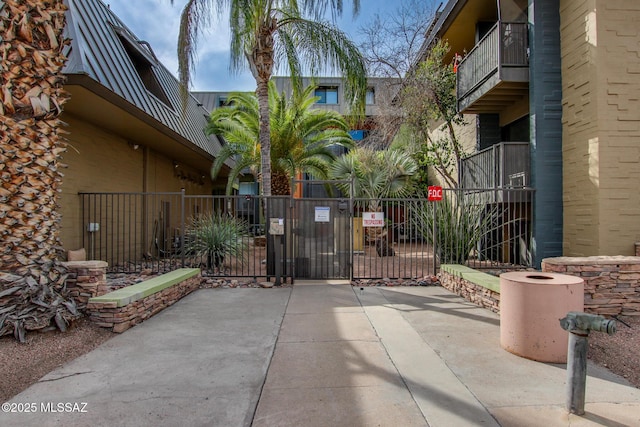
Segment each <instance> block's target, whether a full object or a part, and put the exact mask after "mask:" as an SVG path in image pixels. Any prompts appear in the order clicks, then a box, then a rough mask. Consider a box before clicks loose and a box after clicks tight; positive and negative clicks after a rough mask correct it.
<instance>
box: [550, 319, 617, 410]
mask: <svg viewBox="0 0 640 427" xmlns="http://www.w3.org/2000/svg"><path fill="white" fill-rule="evenodd" d="M560 326H561V327H562V329H564V330H565V331H569V332H570V333H569V348H568V354H567V400H566V408H567V411H569V413H571V414H576V415H584V402H585V393H586V386H587V349H588V348H589V343H588V337H589V332H591V331H596V332H606V333H607V334H609V335H613V334H614V333H615V332H616V321H615V320H610V319H606V318H604V317H602V316H598V315H595V314H588V313H581V312H577V311H570V312H569V313H567V316H566V317H565V318H563V319H560Z"/></svg>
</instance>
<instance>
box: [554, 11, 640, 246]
mask: <svg viewBox="0 0 640 427" xmlns="http://www.w3.org/2000/svg"><path fill="white" fill-rule="evenodd" d="M560 16H561V43H562V88H563V181H564V184H563V193H564V201H563V202H564V242H565V243H564V254H565V255H568V256H588V255H632V254H633V253H634V245H633V244H634V242H635V241H638V240H640V114H639V113H638V112H639V111H640V105H639V100H640V77H639V76H640V30H639V29H638V22H640V7H639V5H638V2H637V1H636V0H623V1H616V2H614V3H612V2H609V1H606V0H579V1H575V0H571V1H569V0H563V1H561V2H560Z"/></svg>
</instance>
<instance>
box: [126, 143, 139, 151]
mask: <svg viewBox="0 0 640 427" xmlns="http://www.w3.org/2000/svg"><path fill="white" fill-rule="evenodd" d="M128 144H129V148H131V149H132V150H137V149H138V148H140V144H136V143H135V142H131V141H129V142H128Z"/></svg>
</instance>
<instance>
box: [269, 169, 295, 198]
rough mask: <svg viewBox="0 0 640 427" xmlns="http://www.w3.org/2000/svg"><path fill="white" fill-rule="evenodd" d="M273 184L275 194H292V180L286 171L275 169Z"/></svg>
mask: <svg viewBox="0 0 640 427" xmlns="http://www.w3.org/2000/svg"><path fill="white" fill-rule="evenodd" d="M271 184H272V185H271V187H272V190H273V195H274V196H290V195H291V180H290V179H289V175H287V174H286V172H284V171H281V170H277V171H274V172H273V176H272V182H271Z"/></svg>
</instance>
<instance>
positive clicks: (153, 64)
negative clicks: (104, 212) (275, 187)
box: [60, 0, 226, 252]
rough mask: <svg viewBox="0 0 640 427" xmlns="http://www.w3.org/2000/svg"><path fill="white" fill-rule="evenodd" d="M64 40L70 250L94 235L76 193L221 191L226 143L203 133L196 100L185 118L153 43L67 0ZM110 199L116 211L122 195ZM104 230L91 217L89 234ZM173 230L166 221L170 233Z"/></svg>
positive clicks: (97, 6) (65, 215)
mask: <svg viewBox="0 0 640 427" xmlns="http://www.w3.org/2000/svg"><path fill="white" fill-rule="evenodd" d="M66 37H68V38H69V39H70V40H71V45H70V48H69V53H68V55H67V56H68V61H67V64H66V66H65V68H64V70H63V72H64V74H65V76H66V78H67V80H66V84H65V90H67V91H68V92H69V93H70V95H71V97H70V100H69V102H68V103H66V104H65V105H64V112H63V114H62V117H61V118H62V120H63V121H64V122H65V123H66V124H67V127H66V131H67V132H68V135H67V140H68V141H69V149H68V150H67V151H66V153H64V156H63V161H64V162H65V163H66V165H67V168H66V170H65V172H64V181H63V184H62V194H61V203H60V211H61V213H62V223H61V233H60V234H61V240H62V243H63V245H64V248H65V249H67V250H74V249H78V248H81V247H83V245H86V241H87V238H88V237H89V235H90V234H91V233H92V231H90V230H89V227H90V225H89V223H86V222H87V221H85V218H83V217H82V209H83V206H82V204H83V201H82V198H81V197H80V196H79V194H80V193H98V192H108V193H121V194H125V193H152V192H155V193H157V192H180V191H181V190H183V189H184V191H185V193H186V194H212V192H215V191H216V189H217V188H219V189H220V191H223V190H224V185H225V183H226V179H225V178H224V177H221V178H220V179H219V181H218V182H215V183H214V182H212V181H211V178H210V174H209V170H210V168H211V164H212V163H213V160H214V159H215V156H216V153H217V152H218V150H219V149H220V147H221V145H220V141H219V140H218V138H217V137H215V136H213V137H207V136H206V135H205V134H204V127H205V125H206V123H207V112H206V111H205V110H204V109H203V108H202V107H201V106H199V105H198V101H197V100H196V99H195V98H193V97H188V99H187V103H186V108H185V109H184V111H183V110H182V100H181V96H180V86H179V83H178V81H177V79H176V78H175V77H174V76H173V75H172V74H171V73H170V72H169V71H168V70H167V69H166V68H165V67H164V66H163V65H162V64H161V63H160V62H159V61H158V60H157V58H156V57H155V55H154V53H153V50H152V48H151V46H149V45H148V43H146V42H144V41H142V40H140V39H139V38H138V37H137V36H136V35H135V34H133V33H132V32H131V31H130V30H129V29H128V28H127V27H126V26H125V25H124V24H123V23H122V21H121V20H120V19H119V18H118V17H117V16H116V15H115V14H114V13H113V12H112V11H111V10H110V9H109V7H108V5H106V4H105V3H103V2H102V1H96V0H69V1H68V11H67V26H66ZM223 175H224V174H223ZM123 197H124V196H123ZM105 200H106V199H105ZM109 200H113V201H112V202H109V203H113V205H114V206H113V207H112V209H111V210H112V211H113V212H116V210H117V209H118V208H117V206H116V205H117V203H118V199H117V197H116V196H114V197H113V199H109ZM121 200H122V199H121ZM164 205H165V208H166V211H167V212H168V211H169V209H168V208H167V206H166V205H167V203H165V204H164ZM141 209H142V208H141ZM144 209H147V210H151V209H155V208H152V207H151V206H145V207H144ZM126 214H127V215H128V217H127V218H134V216H132V215H133V213H132V212H126ZM124 217H125V216H124V215H123V220H124ZM100 222H101V221H100V220H99V219H92V220H91V224H99V225H92V227H94V228H95V227H99V226H100V225H101V226H102V228H103V229H104V228H105V227H106V226H107V224H104V223H103V224H100ZM134 227H137V229H136V231H132V233H133V232H135V233H138V232H141V229H142V226H140V225H139V224H137V225H135V224H134V225H133V226H132V230H134ZM172 227H173V225H172V224H169V223H168V222H167V224H166V228H167V233H169V232H170V231H172V230H171V228H172ZM142 245H144V248H136V249H135V250H137V251H138V252H143V251H144V252H146V251H147V250H148V245H149V242H144V243H143V244H142ZM132 250H133V249H132Z"/></svg>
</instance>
